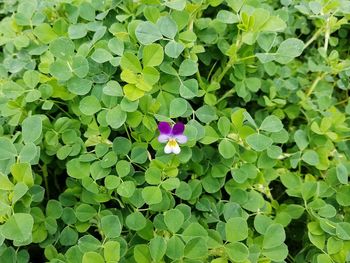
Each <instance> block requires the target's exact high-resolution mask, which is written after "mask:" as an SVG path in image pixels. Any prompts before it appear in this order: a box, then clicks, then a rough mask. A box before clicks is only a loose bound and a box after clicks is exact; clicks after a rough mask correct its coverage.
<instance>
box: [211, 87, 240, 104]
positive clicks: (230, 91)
mask: <svg viewBox="0 0 350 263" xmlns="http://www.w3.org/2000/svg"><path fill="white" fill-rule="evenodd" d="M234 93H235V90H234V89H230V90H229V91H227V92H226V93H225V94H224V95H223V96H222V97H221V98H220V99H218V100H217V101H216V103H215V104H218V103H219V102H221V101H223V100H224V99H226V98H228V97H230V96H232V95H233V94H234Z"/></svg>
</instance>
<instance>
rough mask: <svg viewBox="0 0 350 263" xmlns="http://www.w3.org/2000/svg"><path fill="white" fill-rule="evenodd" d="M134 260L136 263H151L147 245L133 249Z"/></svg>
mask: <svg viewBox="0 0 350 263" xmlns="http://www.w3.org/2000/svg"><path fill="white" fill-rule="evenodd" d="M134 258H135V260H136V262H137V263H151V262H152V258H151V255H150V252H149V248H148V246H147V245H144V244H143V245H136V246H135V248H134Z"/></svg>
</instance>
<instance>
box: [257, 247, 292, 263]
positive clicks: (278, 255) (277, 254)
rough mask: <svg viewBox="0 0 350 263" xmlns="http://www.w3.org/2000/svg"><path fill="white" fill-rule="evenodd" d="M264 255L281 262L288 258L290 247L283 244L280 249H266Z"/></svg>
mask: <svg viewBox="0 0 350 263" xmlns="http://www.w3.org/2000/svg"><path fill="white" fill-rule="evenodd" d="M262 254H263V255H264V256H266V257H267V258H269V259H271V260H273V261H276V262H280V261H283V260H284V259H285V258H287V256H288V247H287V246H286V245H285V244H282V245H280V246H278V247H273V248H270V249H265V250H263V252H262Z"/></svg>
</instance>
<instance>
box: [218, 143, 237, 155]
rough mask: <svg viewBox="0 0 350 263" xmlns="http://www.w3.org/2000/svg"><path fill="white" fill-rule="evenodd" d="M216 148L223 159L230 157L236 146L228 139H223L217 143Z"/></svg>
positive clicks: (233, 153) (234, 152)
mask: <svg viewBox="0 0 350 263" xmlns="http://www.w3.org/2000/svg"><path fill="white" fill-rule="evenodd" d="M218 150H219V153H220V154H221V156H222V157H224V158H225V159H230V158H232V157H233V156H235V154H236V148H235V146H234V144H233V143H232V142H231V141H229V140H228V139H223V140H222V141H221V142H220V143H219V147H218Z"/></svg>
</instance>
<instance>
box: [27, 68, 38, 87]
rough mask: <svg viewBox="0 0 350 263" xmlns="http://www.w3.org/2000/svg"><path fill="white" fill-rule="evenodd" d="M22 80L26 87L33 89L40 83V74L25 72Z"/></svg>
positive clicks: (32, 71) (30, 71)
mask: <svg viewBox="0 0 350 263" xmlns="http://www.w3.org/2000/svg"><path fill="white" fill-rule="evenodd" d="M23 80H24V83H25V84H26V85H27V87H29V88H31V89H34V88H35V86H36V85H38V83H39V82H40V74H39V73H38V72H37V71H34V70H27V71H26V72H25V73H24V74H23Z"/></svg>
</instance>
